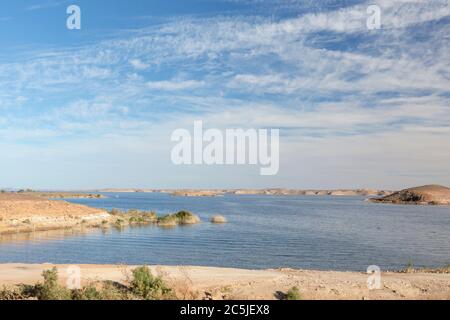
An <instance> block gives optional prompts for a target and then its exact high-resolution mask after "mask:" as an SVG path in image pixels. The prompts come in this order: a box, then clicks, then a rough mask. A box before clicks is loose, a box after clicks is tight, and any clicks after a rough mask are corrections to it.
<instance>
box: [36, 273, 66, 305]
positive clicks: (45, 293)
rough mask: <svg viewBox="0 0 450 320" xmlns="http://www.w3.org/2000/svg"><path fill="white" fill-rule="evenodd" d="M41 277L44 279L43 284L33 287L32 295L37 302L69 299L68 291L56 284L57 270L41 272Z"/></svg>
mask: <svg viewBox="0 0 450 320" xmlns="http://www.w3.org/2000/svg"><path fill="white" fill-rule="evenodd" d="M42 277H44V283H42V284H41V283H38V284H36V285H35V286H34V295H35V296H36V297H37V298H38V300H70V299H71V292H70V290H69V289H67V288H65V287H62V286H60V285H59V284H58V270H57V269H56V267H53V269H51V270H45V271H43V272H42Z"/></svg>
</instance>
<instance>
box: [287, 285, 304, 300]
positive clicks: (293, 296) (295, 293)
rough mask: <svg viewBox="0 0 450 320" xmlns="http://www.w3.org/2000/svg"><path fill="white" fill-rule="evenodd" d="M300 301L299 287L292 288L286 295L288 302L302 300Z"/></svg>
mask: <svg viewBox="0 0 450 320" xmlns="http://www.w3.org/2000/svg"><path fill="white" fill-rule="evenodd" d="M300 299H301V295H300V290H298V288H297V287H292V288H291V289H289V291H288V292H287V293H286V300H300Z"/></svg>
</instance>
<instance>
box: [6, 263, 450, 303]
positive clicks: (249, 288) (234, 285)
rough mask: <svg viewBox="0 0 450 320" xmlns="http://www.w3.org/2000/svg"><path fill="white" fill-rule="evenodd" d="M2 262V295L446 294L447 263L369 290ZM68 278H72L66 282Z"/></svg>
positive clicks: (224, 274)
mask: <svg viewBox="0 0 450 320" xmlns="http://www.w3.org/2000/svg"><path fill="white" fill-rule="evenodd" d="M76 267H79V268H80V269H79V271H80V275H81V279H80V283H79V286H78V287H77V288H72V289H69V288H68V287H67V284H68V283H69V284H70V283H72V284H73V281H70V277H71V273H70V271H69V270H71V269H70V268H72V269H73V268H74V266H69V265H53V264H0V300H22V299H27V300H253V299H264V300H299V299H302V300H316V299H333V300H378V299H408V300H410V299H413V300H426V299H449V298H450V290H449V287H450V266H447V267H443V268H440V269H414V268H411V267H410V266H409V267H406V268H405V269H404V270H399V271H389V272H382V273H381V286H380V287H379V288H377V289H368V286H367V279H368V276H369V275H368V274H367V273H363V272H338V271H315V270H295V269H286V268H280V269H267V270H247V269H233V268H216V267H195V266H125V265H78V266H76ZM68 280H69V281H68Z"/></svg>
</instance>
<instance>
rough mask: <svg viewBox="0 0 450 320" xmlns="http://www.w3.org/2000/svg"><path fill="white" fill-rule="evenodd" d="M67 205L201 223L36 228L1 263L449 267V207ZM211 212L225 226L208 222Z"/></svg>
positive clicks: (6, 250) (186, 202) (234, 202)
mask: <svg viewBox="0 0 450 320" xmlns="http://www.w3.org/2000/svg"><path fill="white" fill-rule="evenodd" d="M105 195H107V196H108V198H105V199H77V200H70V201H71V202H74V203H81V204H86V205H89V206H93V207H99V208H106V209H111V208H118V209H131V208H135V209H141V210H155V211H157V212H158V213H159V214H165V213H172V212H176V211H179V210H182V209H183V210H189V211H192V212H194V213H196V214H198V215H199V216H200V217H201V218H202V220H203V223H201V224H198V225H194V226H185V227H177V228H172V229H166V228H158V227H155V226H147V227H130V228H125V229H123V230H117V229H115V228H111V229H110V230H108V231H106V232H105V231H102V230H92V231H89V232H86V233H72V232H69V231H59V232H44V233H35V234H29V235H26V236H21V238H20V240H18V239H15V240H14V239H12V238H11V237H2V239H0V263H9V262H22V263H44V262H51V263H64V264H77V263H80V264H81V263H82V264H84V263H96V264H118V263H124V264H152V265H153V264H162V265H202V266H221V267H238V268H254V269H262V268H278V267H292V268H303V269H318V270H328V269H334V270H355V271H364V270H366V268H367V266H369V265H378V266H380V267H381V268H382V269H383V270H385V269H399V268H402V267H405V266H406V265H407V264H408V262H409V261H412V262H413V264H414V266H417V267H439V266H444V265H447V264H448V263H450V207H437V206H398V205H386V204H373V203H368V202H365V201H364V198H362V197H318V196H236V195H226V196H223V197H211V198H206V197H203V198H190V197H172V196H170V195H167V194H159V193H107V194H105ZM214 214H222V215H224V216H225V217H226V218H227V219H228V221H229V223H228V224H224V225H215V224H211V223H209V218H210V217H211V216H212V215H214Z"/></svg>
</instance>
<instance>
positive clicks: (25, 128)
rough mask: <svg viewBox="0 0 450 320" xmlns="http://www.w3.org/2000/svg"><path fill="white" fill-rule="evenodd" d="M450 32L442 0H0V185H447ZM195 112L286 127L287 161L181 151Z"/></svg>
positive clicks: (241, 123) (209, 123)
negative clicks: (176, 137) (71, 17)
mask: <svg viewBox="0 0 450 320" xmlns="http://www.w3.org/2000/svg"><path fill="white" fill-rule="evenodd" d="M72 4H75V5H78V6H79V7H80V9H81V30H69V29H67V27H66V19H67V18H68V14H67V13H66V9H67V7H68V6H69V5H72ZM372 4H377V5H378V6H379V7H380V9H381V11H380V13H381V16H380V17H381V28H380V29H374V30H369V29H368V28H367V25H366V21H367V17H368V13H367V7H368V6H369V5H372ZM449 37H450V3H449V1H448V0H446V1H444V0H432V1H420V0H401V1H400V0H398V1H391V0H378V1H358V0H347V1H345V0H344V1H334V0H324V1H312V0H311V1H310V0H307V1H299V0H285V1H283V0H272V1H264V0H189V1H187V0H177V1H174V0H164V1H144V0H142V1H138V0H128V1H124V0H121V1H119V0H86V1H64V0H28V1H25V0H14V1H13V0H3V1H1V2H0V110H1V113H0V147H1V149H0V150H1V151H2V152H1V157H0V167H1V170H0V187H3V188H33V189H67V190H69V189H72V190H75V189H94V188H113V187H115V188H129V187H135V188H266V187H267V188H268V187H285V188H315V189H332V188H385V189H400V188H404V187H409V186H415V185H423V184H431V183H433V184H443V185H447V186H450V169H449V168H450V166H449V164H450V139H449V137H450V103H449V102H450V50H449V49H450V39H449ZM196 120H201V121H203V123H204V126H205V127H208V128H219V129H223V130H225V129H226V128H244V129H247V128H257V129H263V128H267V129H270V128H273V129H279V130H280V170H279V172H278V174H277V175H274V176H261V175H260V174H259V173H260V170H259V169H260V168H259V167H258V166H254V165H253V166H251V165H239V166H217V165H216V166H206V165H192V166H176V165H174V164H173V163H172V162H171V159H170V153H171V149H172V148H173V146H174V144H173V142H172V141H171V139H170V138H171V134H172V132H173V131H174V130H175V129H177V128H186V129H188V130H192V128H193V123H194V121H196Z"/></svg>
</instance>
